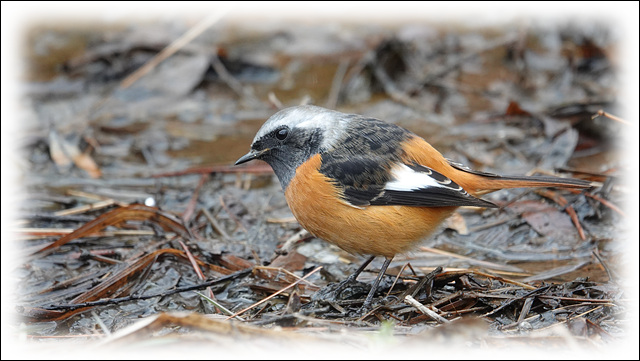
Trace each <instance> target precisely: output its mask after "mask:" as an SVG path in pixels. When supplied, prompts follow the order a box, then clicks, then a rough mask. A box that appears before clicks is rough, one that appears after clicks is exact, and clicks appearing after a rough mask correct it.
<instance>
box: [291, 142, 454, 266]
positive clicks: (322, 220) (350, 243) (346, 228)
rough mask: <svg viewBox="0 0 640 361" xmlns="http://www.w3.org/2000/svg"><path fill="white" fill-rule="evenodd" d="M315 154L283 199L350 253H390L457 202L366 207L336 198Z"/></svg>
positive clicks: (419, 236)
mask: <svg viewBox="0 0 640 361" xmlns="http://www.w3.org/2000/svg"><path fill="white" fill-rule="evenodd" d="M320 162H321V158H320V155H315V156H313V157H312V158H311V159H309V160H308V161H307V162H305V163H304V164H303V165H301V166H300V167H299V168H298V170H297V171H296V176H295V177H294V178H293V179H292V181H291V182H290V183H289V185H288V186H287V189H286V191H285V197H286V199H287V203H288V204H289V207H290V208H291V211H292V212H293V215H294V216H295V217H296V219H297V220H298V222H300V225H302V227H304V228H305V229H306V230H307V231H309V232H311V233H312V234H313V235H315V236H316V237H319V238H321V239H324V240H325V241H328V242H331V243H333V244H335V245H336V246H338V247H340V248H342V249H344V250H345V251H347V252H350V253H357V254H367V255H374V256H384V257H389V258H390V257H393V256H395V255H396V254H397V253H403V252H406V251H409V250H411V249H412V248H414V247H415V245H416V244H417V243H418V242H419V241H421V240H423V239H424V238H426V237H427V236H429V235H430V234H431V233H433V231H434V230H435V229H437V227H438V225H439V224H440V223H442V221H444V220H445V219H446V218H447V217H449V216H450V215H451V213H453V211H454V210H455V209H456V207H438V208H428V207H408V206H369V207H365V208H355V207H353V206H350V205H348V204H347V203H346V202H345V201H342V200H339V198H338V197H337V194H338V192H337V190H336V188H335V187H334V186H333V185H332V184H331V183H330V182H329V181H328V178H327V177H326V176H324V175H323V174H322V173H320V172H318V169H319V166H320Z"/></svg>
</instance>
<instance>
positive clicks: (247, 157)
mask: <svg viewBox="0 0 640 361" xmlns="http://www.w3.org/2000/svg"><path fill="white" fill-rule="evenodd" d="M268 150H269V149H268V148H267V149H263V150H261V151H259V152H257V151H254V150H252V151H250V152H249V153H247V154H245V155H243V156H242V157H240V159H238V160H237V161H236V163H235V165H238V164H242V163H246V162H248V161H250V160H254V159H257V158H260V156H261V155H263V154H264V153H265V152H267V151H268Z"/></svg>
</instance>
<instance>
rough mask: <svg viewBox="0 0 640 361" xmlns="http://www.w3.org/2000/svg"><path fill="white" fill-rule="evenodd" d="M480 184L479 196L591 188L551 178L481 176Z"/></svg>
mask: <svg viewBox="0 0 640 361" xmlns="http://www.w3.org/2000/svg"><path fill="white" fill-rule="evenodd" d="M481 177H482V178H483V179H482V180H481V181H479V182H478V185H479V187H478V188H477V194H486V193H491V192H495V191H497V190H500V189H505V188H540V187H558V188H590V187H592V186H593V185H592V184H591V182H588V181H585V180H581V179H573V178H560V177H551V176H494V177H488V176H481Z"/></svg>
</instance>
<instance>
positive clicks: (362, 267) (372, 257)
mask: <svg viewBox="0 0 640 361" xmlns="http://www.w3.org/2000/svg"><path fill="white" fill-rule="evenodd" d="M374 258H376V256H371V257H369V259H367V260H366V261H364V263H363V264H362V265H361V266H360V267H358V269H357V270H356V271H355V272H353V274H351V276H349V277H347V279H346V280H344V281H343V282H344V283H349V282H353V281H355V280H356V278H358V276H359V275H360V273H362V271H364V269H365V268H367V266H368V265H369V263H371V261H373V259H374Z"/></svg>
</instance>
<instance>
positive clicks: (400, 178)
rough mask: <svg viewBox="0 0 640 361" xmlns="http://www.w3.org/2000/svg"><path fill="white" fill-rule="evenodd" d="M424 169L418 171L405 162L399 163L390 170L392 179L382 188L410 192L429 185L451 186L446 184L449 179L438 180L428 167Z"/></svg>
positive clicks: (449, 182) (448, 182)
mask: <svg viewBox="0 0 640 361" xmlns="http://www.w3.org/2000/svg"><path fill="white" fill-rule="evenodd" d="M424 169H425V170H426V171H424V172H418V171H415V170H413V169H411V168H409V167H408V166H407V165H405V164H399V166H397V167H395V168H393V169H392V170H391V175H392V177H393V180H392V181H390V182H387V184H385V186H384V189H386V190H392V191H402V192H411V191H416V190H418V189H425V188H429V187H439V188H451V186H448V185H449V184H451V180H450V179H448V178H444V179H443V180H442V181H438V180H436V179H435V178H434V177H432V173H431V170H430V169H429V168H426V167H425V168H424Z"/></svg>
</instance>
